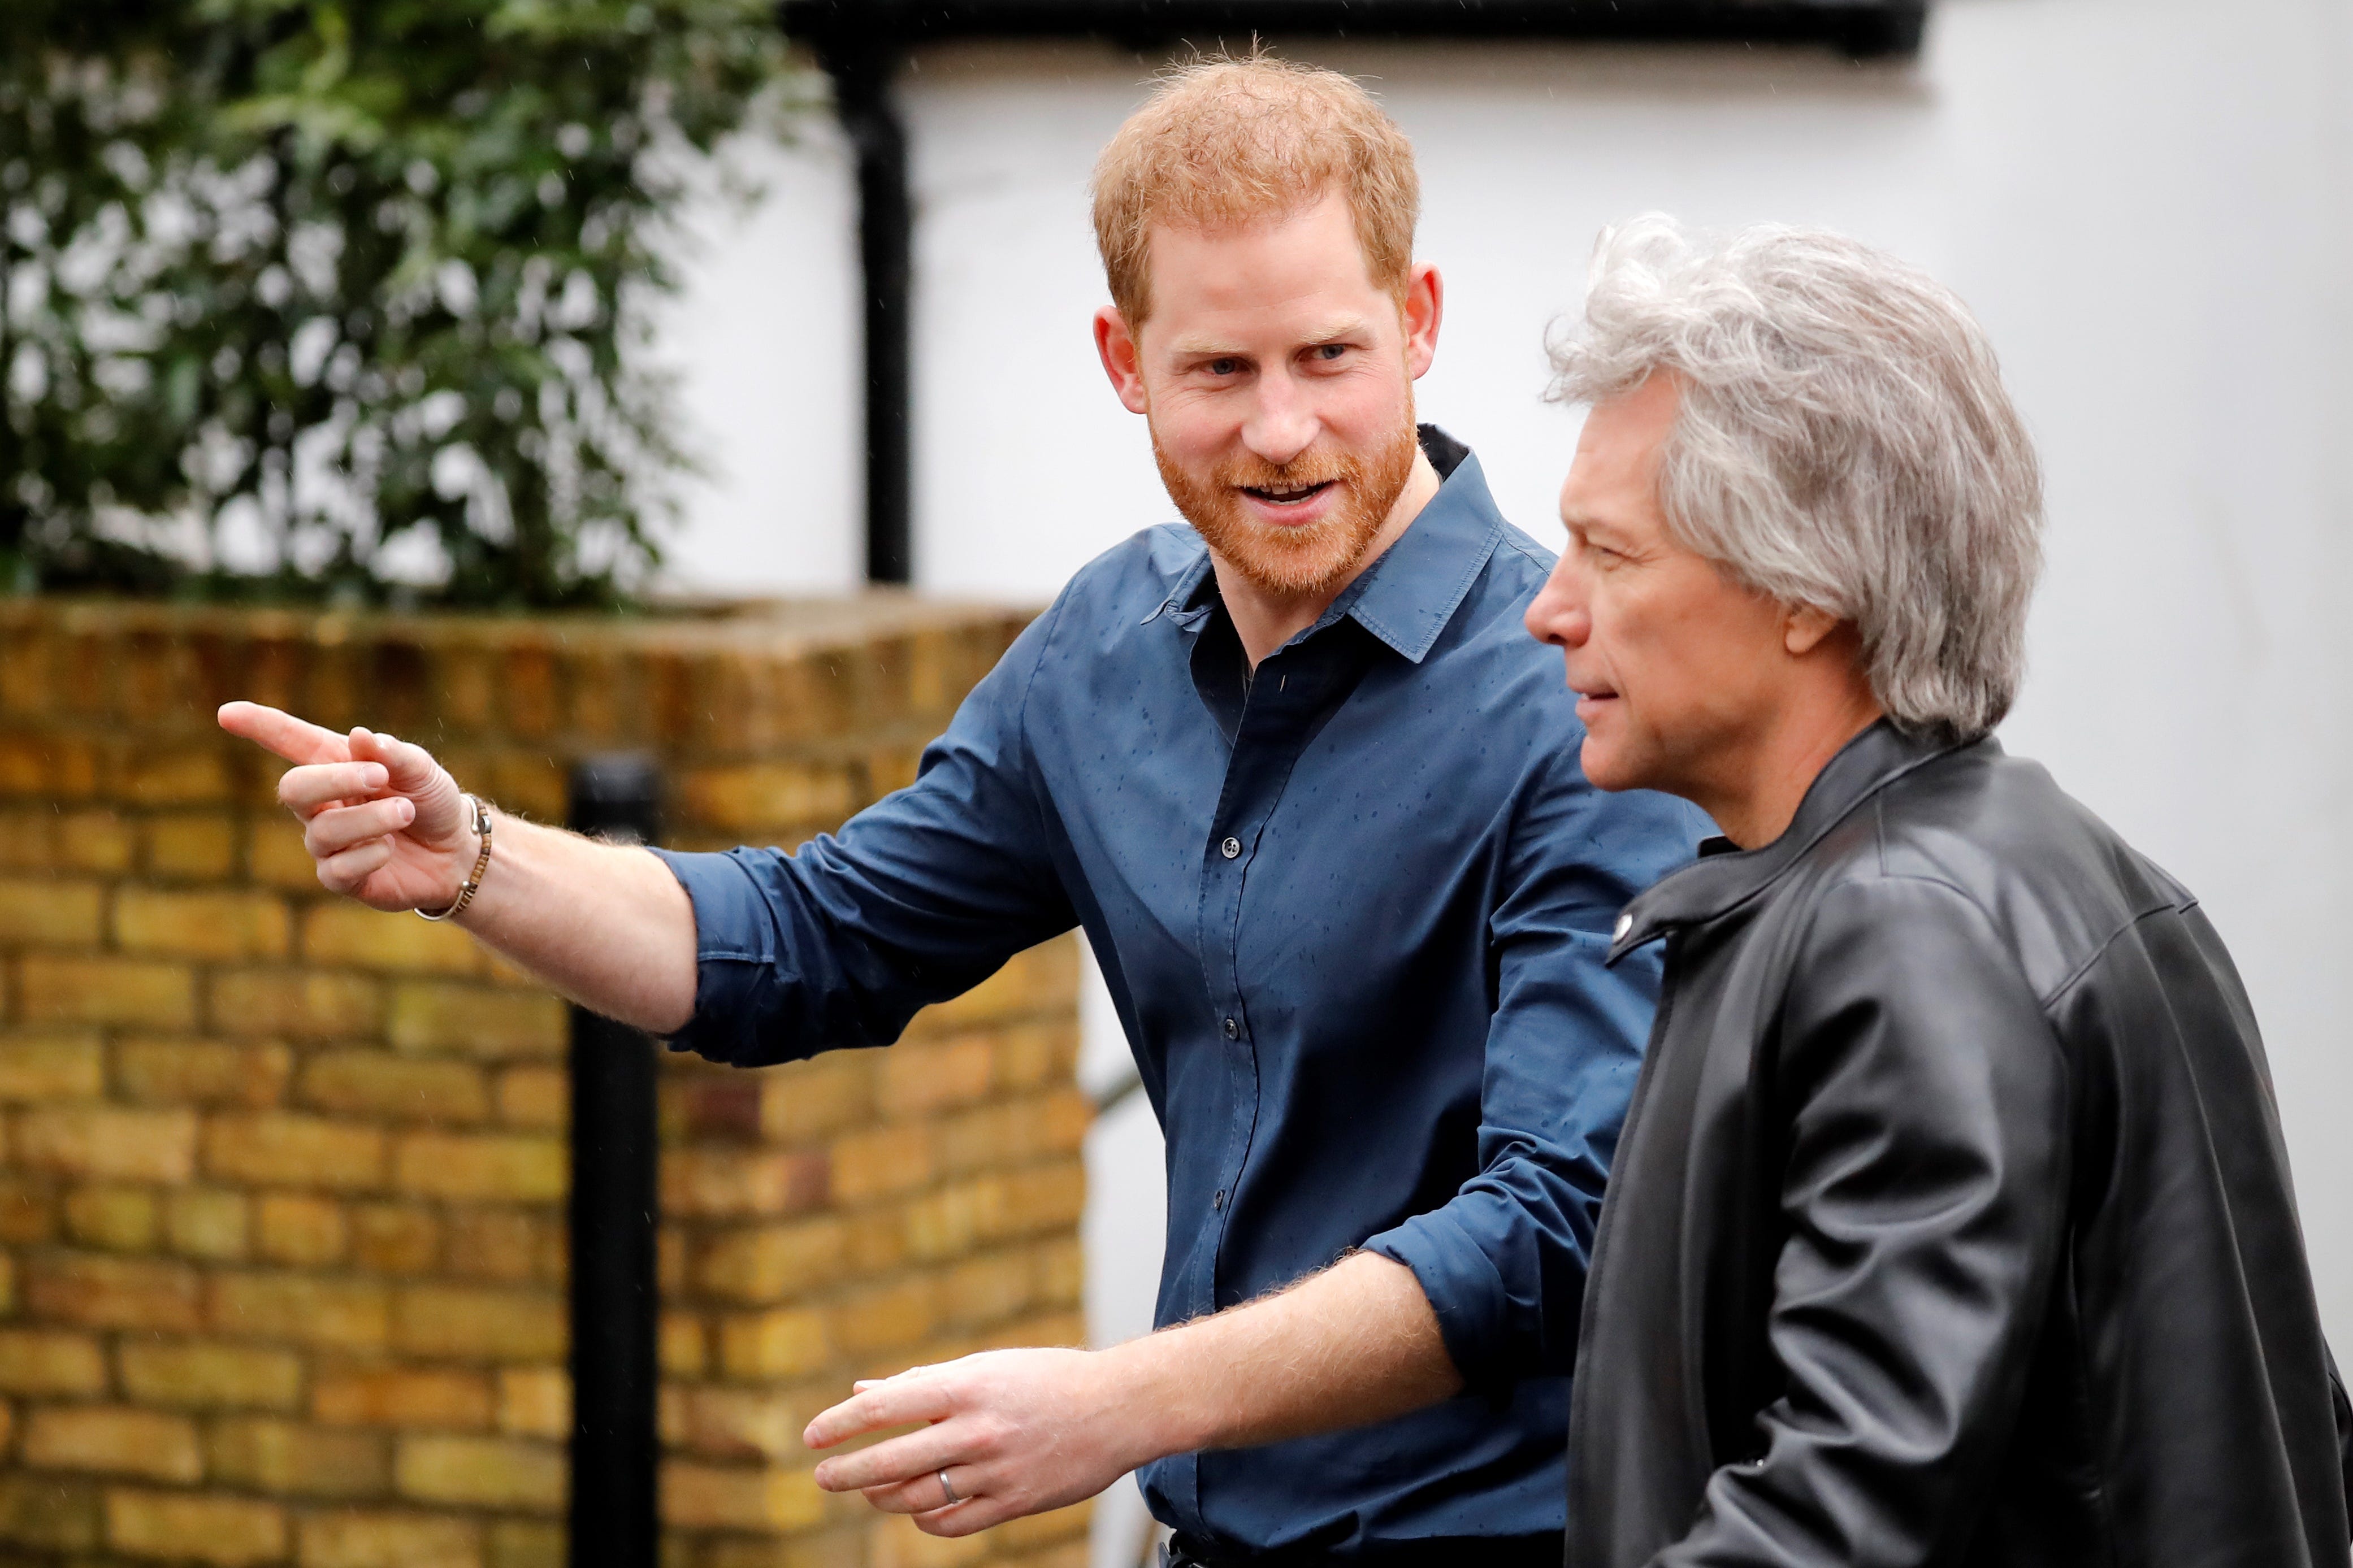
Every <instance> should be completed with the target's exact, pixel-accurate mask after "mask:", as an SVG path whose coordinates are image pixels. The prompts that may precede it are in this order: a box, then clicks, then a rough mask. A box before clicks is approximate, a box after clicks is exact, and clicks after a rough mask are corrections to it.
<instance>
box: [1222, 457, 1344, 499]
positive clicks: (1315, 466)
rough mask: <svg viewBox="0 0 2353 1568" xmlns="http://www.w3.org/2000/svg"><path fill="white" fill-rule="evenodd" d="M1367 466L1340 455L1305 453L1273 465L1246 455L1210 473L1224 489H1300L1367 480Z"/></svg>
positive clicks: (1263, 459) (1227, 460) (1224, 461)
mask: <svg viewBox="0 0 2353 1568" xmlns="http://www.w3.org/2000/svg"><path fill="white" fill-rule="evenodd" d="M1364 472H1365V466H1364V464H1362V463H1360V462H1358V461H1356V459H1355V458H1349V457H1346V456H1345V455H1344V454H1341V453H1338V452H1318V451H1314V450H1310V451H1305V452H1302V453H1301V454H1300V455H1299V456H1297V457H1295V458H1292V459H1291V461H1289V462H1287V463H1270V462H1268V461H1267V460H1266V459H1265V458H1261V457H1257V456H1254V455H1251V454H1248V453H1245V454H1243V455H1242V456H1240V457H1235V458H1226V459H1225V460H1223V461H1222V462H1220V463H1219V464H1218V465H1217V467H1216V468H1212V469H1211V470H1210V475H1209V477H1210V479H1211V480H1212V481H1213V482H1214V483H1216V484H1219V485H1220V486H1224V487H1227V488H1229V489H1245V490H1296V489H1308V488H1310V487H1312V486H1314V485H1321V484H1330V483H1332V482H1334V481H1335V480H1336V481H1339V482H1343V483H1345V482H1347V481H1350V480H1354V479H1362V478H1363V477H1364Z"/></svg>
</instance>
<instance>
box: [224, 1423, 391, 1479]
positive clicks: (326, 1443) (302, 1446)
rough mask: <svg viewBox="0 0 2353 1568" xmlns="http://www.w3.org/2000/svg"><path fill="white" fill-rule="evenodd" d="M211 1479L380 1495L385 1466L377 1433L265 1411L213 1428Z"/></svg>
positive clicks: (383, 1451) (381, 1440) (383, 1448)
mask: <svg viewBox="0 0 2353 1568" xmlns="http://www.w3.org/2000/svg"><path fill="white" fill-rule="evenodd" d="M207 1449H208V1452H207V1454H206V1458H207V1459H208V1460H209V1461H210V1463H211V1467H212V1475H213V1479H216V1480H218V1481H225V1482H227V1484H228V1485H230V1486H234V1487H247V1488H250V1489H253V1490H255V1491H262V1492H275V1493H279V1494H280V1495H286V1494H291V1495H294V1496H298V1497H327V1498H362V1497H374V1496H378V1495H381V1494H382V1492H383V1490H384V1486H385V1475H386V1468H385V1439H384V1437H383V1436H382V1435H381V1434H379V1433H375V1432H354V1431H351V1430H348V1429H345V1428H339V1427H329V1426H304V1425H301V1424H300V1423H297V1422H293V1421H285V1420H280V1418H278V1417H276V1416H270V1415H248V1416H237V1417H234V1418H232V1419H229V1420H226V1421H222V1422H220V1423H218V1424H217V1425H216V1426H214V1427H213V1429H212V1434H211V1441H210V1443H209V1444H208V1445H207Z"/></svg>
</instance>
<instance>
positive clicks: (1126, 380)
mask: <svg viewBox="0 0 2353 1568" xmlns="http://www.w3.org/2000/svg"><path fill="white" fill-rule="evenodd" d="M1095 353H1096V354H1097V355H1098V356H1099V357H1100V358H1101V359H1102V360H1103V374H1105V375H1107V376H1109V377H1111V387H1112V390H1113V392H1116V393H1117V394H1119V400H1120V402H1121V404H1122V405H1124V406H1125V407H1126V409H1127V411H1128V412H1129V413H1130V414H1144V413H1147V412H1149V411H1150V407H1151V403H1150V400H1149V399H1148V398H1146V397H1145V393H1144V356H1143V354H1142V353H1141V352H1140V351H1139V350H1138V349H1137V348H1136V346H1135V338H1134V334H1133V333H1131V332H1130V331H1128V330H1127V319H1126V318H1125V317H1124V316H1122V315H1121V314H1120V313H1119V308H1118V307H1117V306H1115V305H1105V306H1104V307H1103V309H1101V310H1097V311H1096V312H1095Z"/></svg>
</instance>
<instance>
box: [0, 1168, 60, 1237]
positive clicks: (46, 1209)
mask: <svg viewBox="0 0 2353 1568" xmlns="http://www.w3.org/2000/svg"><path fill="white" fill-rule="evenodd" d="M53 1185H54V1184H53V1183H51V1182H50V1181H49V1180H48V1179H47V1177H45V1176H26V1175H20V1174H16V1173H11V1172H0V1242H7V1243H12V1244H14V1245H16V1246H19V1247H22V1246H27V1245H30V1244H32V1243H36V1242H43V1241H50V1240H54V1239H55V1238H56V1237H57V1233H58V1225H57V1205H56V1204H55V1203H54V1202H53V1201H52V1194H51V1192H50V1189H51V1187H52V1186H53Z"/></svg>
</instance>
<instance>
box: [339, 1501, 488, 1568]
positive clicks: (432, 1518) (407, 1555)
mask: <svg viewBox="0 0 2353 1568" xmlns="http://www.w3.org/2000/svg"><path fill="white" fill-rule="evenodd" d="M300 1530H301V1536H300V1544H299V1545H298V1546H297V1548H296V1549H295V1559H296V1561H297V1562H299V1563H301V1565H302V1568H481V1562H482V1528H481V1526H480V1525H479V1524H476V1523H475V1522H474V1521H471V1520H465V1519H448V1518H445V1517H441V1516H438V1515H435V1514H427V1513H381V1512H369V1513H361V1512H357V1511H352V1512H343V1513H324V1514H312V1515H311V1517H309V1518H308V1519H305V1520H303V1521H302V1522H301V1527H300Z"/></svg>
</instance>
